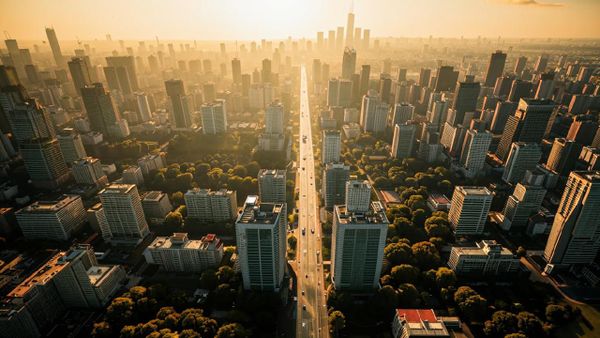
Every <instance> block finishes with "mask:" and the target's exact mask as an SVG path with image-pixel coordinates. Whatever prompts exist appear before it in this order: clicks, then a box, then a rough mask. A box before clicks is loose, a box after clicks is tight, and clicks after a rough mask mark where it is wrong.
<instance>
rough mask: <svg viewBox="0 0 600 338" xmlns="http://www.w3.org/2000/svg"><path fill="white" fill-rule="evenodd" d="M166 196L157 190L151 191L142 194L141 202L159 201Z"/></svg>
mask: <svg viewBox="0 0 600 338" xmlns="http://www.w3.org/2000/svg"><path fill="white" fill-rule="evenodd" d="M165 195H166V194H165V193H164V192H162V191H157V190H153V191H148V192H147V193H145V194H144V197H143V200H144V201H160V200H161V199H162V198H163V197H164V196H165Z"/></svg>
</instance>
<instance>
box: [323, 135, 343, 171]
mask: <svg viewBox="0 0 600 338" xmlns="http://www.w3.org/2000/svg"><path fill="white" fill-rule="evenodd" d="M341 144H342V135H341V133H340V131H339V130H323V149H322V150H321V161H322V163H323V164H327V163H332V162H339V161H340V153H341Z"/></svg>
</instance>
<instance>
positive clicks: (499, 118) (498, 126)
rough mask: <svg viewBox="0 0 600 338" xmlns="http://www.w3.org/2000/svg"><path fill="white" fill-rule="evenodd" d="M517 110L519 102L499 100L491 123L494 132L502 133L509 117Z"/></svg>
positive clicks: (491, 129)
mask: <svg viewBox="0 0 600 338" xmlns="http://www.w3.org/2000/svg"><path fill="white" fill-rule="evenodd" d="M515 110H517V102H511V101H498V103H496V109H495V110H494V115H493V116H492V122H491V123H490V131H491V132H492V133H494V134H501V133H502V131H503V130H504V127H505V126H506V122H507V121H508V117H509V116H510V115H512V113H513V112H514V111H515Z"/></svg>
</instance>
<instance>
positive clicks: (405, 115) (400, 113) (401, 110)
mask: <svg viewBox="0 0 600 338" xmlns="http://www.w3.org/2000/svg"><path fill="white" fill-rule="evenodd" d="M414 116H415V106H413V105H412V104H410V103H406V102H402V103H396V104H395V105H394V110H393V111H392V118H391V119H390V126H391V127H392V128H394V126H395V125H397V124H404V123H406V122H408V121H411V120H412V119H413V118H414Z"/></svg>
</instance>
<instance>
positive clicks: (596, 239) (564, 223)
mask: <svg viewBox="0 0 600 338" xmlns="http://www.w3.org/2000/svg"><path fill="white" fill-rule="evenodd" d="M598 250H600V172H598V171H574V172H571V173H570V174H569V178H568V180H567V186H566V187H565V190H564V192H563V195H562V198H561V200H560V204H559V205H558V210H557V212H556V215H555V217H554V223H553V224H552V230H550V236H549V237H548V242H547V243H546V249H545V250H544V258H545V259H546V262H547V263H548V265H549V266H546V271H547V272H551V271H552V268H553V267H561V266H564V267H569V266H570V265H572V264H589V263H592V262H593V261H594V259H595V258H596V256H597V255H598Z"/></svg>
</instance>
